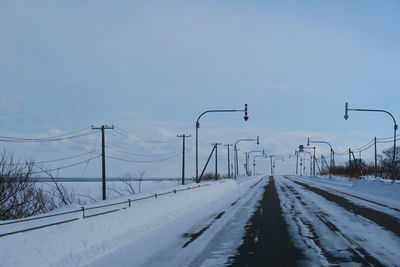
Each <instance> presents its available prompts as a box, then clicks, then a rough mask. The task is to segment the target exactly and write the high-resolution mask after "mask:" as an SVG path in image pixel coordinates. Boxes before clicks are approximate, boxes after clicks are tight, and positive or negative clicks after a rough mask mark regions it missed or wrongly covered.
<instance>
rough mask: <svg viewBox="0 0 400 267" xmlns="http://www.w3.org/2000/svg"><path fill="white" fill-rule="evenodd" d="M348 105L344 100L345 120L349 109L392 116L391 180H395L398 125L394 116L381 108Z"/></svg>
mask: <svg viewBox="0 0 400 267" xmlns="http://www.w3.org/2000/svg"><path fill="white" fill-rule="evenodd" d="M348 106H349V104H348V103H347V102H346V104H345V112H344V119H345V120H347V119H348V118H349V115H348V111H349V110H350V111H371V112H383V113H386V114H388V115H389V116H390V117H392V119H393V123H394V136H393V165H392V166H393V170H392V176H393V177H392V178H393V181H394V180H395V178H396V131H397V128H398V126H397V123H396V119H395V118H394V116H393V115H392V114H391V113H390V112H388V111H386V110H383V109H361V108H349V107H348Z"/></svg>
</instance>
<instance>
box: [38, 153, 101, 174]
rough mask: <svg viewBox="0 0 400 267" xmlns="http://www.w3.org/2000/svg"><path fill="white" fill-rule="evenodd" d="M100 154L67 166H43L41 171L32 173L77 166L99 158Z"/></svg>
mask: <svg viewBox="0 0 400 267" xmlns="http://www.w3.org/2000/svg"><path fill="white" fill-rule="evenodd" d="M100 156H101V154H99V155H97V156H94V157H91V158H89V159H87V160H84V161H81V162H77V163H73V164H70V165H66V166H62V167H58V168H53V169H43V168H40V169H42V170H41V171H36V172H31V174H39V173H48V172H51V171H59V170H63V169H67V168H71V167H75V166H78V165H81V164H84V163H86V162H88V161H92V160H94V159H97V158H99V157H100Z"/></svg>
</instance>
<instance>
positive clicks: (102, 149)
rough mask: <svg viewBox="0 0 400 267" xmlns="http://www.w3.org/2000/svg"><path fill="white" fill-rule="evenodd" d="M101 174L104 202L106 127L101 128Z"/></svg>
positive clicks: (105, 197) (104, 198)
mask: <svg viewBox="0 0 400 267" xmlns="http://www.w3.org/2000/svg"><path fill="white" fill-rule="evenodd" d="M101 173H102V180H101V181H102V193H103V200H106V199H107V196H106V140H105V136H104V125H102V126H101Z"/></svg>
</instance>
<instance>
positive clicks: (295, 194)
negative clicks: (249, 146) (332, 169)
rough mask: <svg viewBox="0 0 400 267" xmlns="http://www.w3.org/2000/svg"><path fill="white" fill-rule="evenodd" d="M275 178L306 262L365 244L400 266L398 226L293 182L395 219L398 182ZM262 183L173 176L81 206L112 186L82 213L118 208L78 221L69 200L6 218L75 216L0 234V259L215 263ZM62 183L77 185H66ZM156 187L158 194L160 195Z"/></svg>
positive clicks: (317, 262)
mask: <svg viewBox="0 0 400 267" xmlns="http://www.w3.org/2000/svg"><path fill="white" fill-rule="evenodd" d="M274 179H275V185H276V190H277V192H278V196H279V199H280V205H281V209H282V212H283V214H284V217H285V220H286V222H287V224H288V226H289V232H290V235H291V237H292V238H293V242H294V244H295V245H296V246H297V247H298V248H300V249H302V250H303V251H304V254H305V255H306V257H307V259H306V261H305V262H306V265H309V266H329V265H330V264H332V262H335V260H338V262H340V261H341V262H340V263H341V265H349V266H358V265H362V263H358V262H353V260H354V259H355V258H353V257H356V258H357V257H358V256H357V255H362V254H363V253H364V252H363V251H364V250H365V251H366V252H367V253H369V254H370V255H371V256H373V257H375V258H377V259H379V260H380V261H381V262H382V263H383V264H385V265H389V266H398V262H400V256H399V254H398V250H399V247H400V239H399V237H398V236H397V235H396V234H395V233H393V232H391V231H389V230H387V229H384V228H383V227H382V226H381V225H378V224H376V223H374V222H373V221H370V220H368V219H366V218H364V217H362V216H360V215H358V214H355V213H353V212H351V211H349V210H347V209H345V208H343V207H342V206H340V205H338V204H336V203H334V202H332V201H329V200H328V199H326V198H324V197H322V196H321V195H319V194H317V193H314V192H312V191H310V190H308V189H307V188H305V187H303V186H301V185H300V184H298V183H295V181H298V182H301V183H305V184H308V185H310V186H312V187H316V188H320V189H323V190H325V191H328V192H330V193H332V194H335V195H338V196H341V197H343V198H346V199H347V200H349V201H351V202H353V203H354V204H356V205H360V206H364V207H368V208H370V209H374V210H377V211H379V212H383V213H387V214H389V215H390V216H393V217H394V218H400V210H398V208H400V198H399V195H400V194H398V193H397V192H400V191H399V190H400V187H399V186H400V184H396V183H391V182H388V181H385V180H380V179H374V178H371V177H369V178H366V179H362V180H354V179H348V178H344V177H333V178H332V179H329V178H327V177H305V176H303V177H300V176H287V177H283V176H275V178H274ZM268 181H269V180H268V177H267V176H256V177H250V178H249V177H238V179H237V180H236V181H234V180H221V181H210V182H203V183H201V185H204V186H203V187H200V188H193V187H195V186H197V184H195V183H193V184H189V185H185V186H178V185H177V181H170V182H165V183H164V182H150V181H146V182H143V183H142V193H140V194H135V195H133V196H130V198H131V199H139V198H143V197H151V198H148V199H145V200H141V201H133V202H132V207H131V208H128V204H127V203H126V202H124V203H121V204H119V205H117V206H112V207H105V208H101V209H94V210H88V209H90V208H91V207H95V206H98V205H103V204H110V203H116V202H119V201H126V198H117V195H112V194H111V193H110V194H111V195H110V198H111V199H109V200H107V201H99V202H94V203H90V204H87V205H84V207H85V209H86V210H85V215H86V216H90V215H93V214H96V213H101V212H108V211H112V210H114V209H115V208H118V209H119V210H118V211H115V212H111V213H108V214H104V215H101V216H94V217H90V218H85V219H82V211H81V206H80V205H71V206H68V207H64V208H62V209H58V210H56V211H53V212H51V213H49V214H54V213H57V212H68V211H73V210H76V211H78V212H76V213H71V214H66V215H63V216H59V217H50V218H45V219H41V220H36V221H27V222H23V223H18V224H10V225H3V226H0V234H1V233H6V232H9V231H16V230H20V229H23V228H27V227H34V226H39V225H42V224H50V223H54V222H59V221H61V220H67V219H77V220H75V221H72V222H68V223H65V224H61V225H56V226H51V227H47V228H42V229H38V230H33V231H28V232H24V233H18V234H14V235H9V236H4V237H0V247H1V248H2V249H1V250H0V266H83V265H87V264H89V265H90V266H222V265H224V264H226V263H227V262H229V258H230V257H231V256H233V255H235V253H236V249H237V248H238V247H239V245H240V244H241V243H242V237H243V235H244V232H245V228H246V225H247V223H248V222H249V218H250V217H251V216H252V214H253V213H254V211H255V210H256V207H257V203H258V201H259V200H260V199H261V198H262V195H263V193H264V189H263V188H264V186H265V185H266V184H267V183H268ZM119 185H121V184H119ZM119 185H118V186H119ZM255 185H257V186H255ZM66 186H75V185H74V184H73V183H66ZM135 186H137V184H135ZM188 187H191V188H192V189H191V190H187V191H180V192H177V193H171V194H167V195H161V196H160V195H159V194H162V193H164V192H171V190H173V189H176V190H180V189H185V188H188ZM77 190H78V189H77ZM79 190H81V191H80V192H84V191H86V193H88V194H92V195H91V196H94V195H95V194H98V193H99V192H98V191H99V184H98V183H87V184H86V183H84V184H82V186H81V188H79ZM154 194H158V196H157V198H155V197H154V196H155V195H154ZM382 205H384V206H382ZM49 214H46V215H49ZM330 224H332V225H333V226H332V225H330ZM205 228H207V229H206V230H205V231H204V233H202V234H201V235H199V236H198V237H197V238H196V239H194V240H192V241H193V242H189V241H190V240H191V235H193V234H194V233H199V232H201V231H202V230H203V229H205ZM185 244H188V245H187V246H184V245H185ZM354 255H356V256H354ZM361 258H363V256H361ZM346 259H350V261H346Z"/></svg>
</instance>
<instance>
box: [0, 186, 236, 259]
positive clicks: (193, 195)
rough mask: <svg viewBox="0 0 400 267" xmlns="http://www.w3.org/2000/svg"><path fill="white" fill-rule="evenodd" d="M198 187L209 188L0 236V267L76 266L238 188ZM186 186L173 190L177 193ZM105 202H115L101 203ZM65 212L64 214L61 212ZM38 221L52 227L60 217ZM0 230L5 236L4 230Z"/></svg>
mask: <svg viewBox="0 0 400 267" xmlns="http://www.w3.org/2000/svg"><path fill="white" fill-rule="evenodd" d="M202 184H203V185H204V184H207V185H208V186H204V187H200V188H195V189H192V190H188V191H181V192H177V193H176V194H169V195H163V196H159V197H158V198H157V199H156V198H150V199H146V200H143V201H140V202H133V204H132V207H131V208H127V209H121V210H119V211H117V212H113V213H109V214H105V215H101V216H97V217H91V218H87V219H84V220H82V219H79V220H76V221H73V222H70V223H66V224H61V225H56V226H51V227H47V228H42V229H39V230H34V231H29V232H25V233H19V234H14V235H9V236H4V237H1V238H0V247H2V249H1V250H0V259H1V264H0V265H1V266H81V265H84V264H87V263H90V262H91V261H93V260H95V259H98V258H100V257H102V256H104V255H106V254H108V253H110V252H112V251H115V250H117V249H119V248H121V247H123V246H124V245H126V244H128V243H130V242H133V241H134V240H136V239H138V238H140V237H141V236H143V235H144V234H145V233H148V232H151V231H154V230H156V229H157V228H158V227H160V226H161V225H163V224H165V223H168V222H171V221H173V220H174V219H176V218H178V217H181V216H184V215H185V214H187V213H189V212H190V211H191V210H193V209H196V208H198V207H201V206H207V205H209V204H210V203H213V202H215V201H217V200H218V199H220V198H221V197H223V196H224V195H227V194H233V193H234V192H236V191H237V190H238V185H237V183H236V182H235V181H233V180H222V181H217V182H207V183H202ZM189 186H192V187H193V185H189ZM187 187H188V186H179V187H175V188H176V189H178V190H179V189H183V188H187ZM169 190H170V189H169ZM165 191H166V190H156V191H155V192H153V193H158V194H160V193H163V192H165ZM153 193H151V194H153ZM148 195H150V193H143V194H137V195H135V197H134V198H135V199H137V198H140V197H142V196H148ZM121 200H124V199H121ZM109 202H115V200H110V201H105V202H102V203H101V204H103V203H105V204H107V203H109ZM125 206H126V204H125ZM88 207H89V206H88ZM65 210H68V209H64V210H63V211H65ZM71 216H72V217H74V216H75V217H77V215H76V214H75V215H74V214H72V215H66V216H63V218H62V219H65V217H71ZM80 216H82V215H81V214H78V217H80ZM43 220H46V222H53V221H54V220H60V218H48V219H43ZM40 221H41V220H40ZM37 223H38V222H37V221H34V222H26V223H21V224H18V226H15V225H8V226H7V227H6V228H7V229H6V230H7V231H9V230H12V228H13V227H16V228H20V227H22V226H21V225H24V226H25V227H31V226H32V225H35V224H37ZM41 223H43V222H41ZM1 229H2V231H4V229H5V228H3V227H2V228H1Z"/></svg>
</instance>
